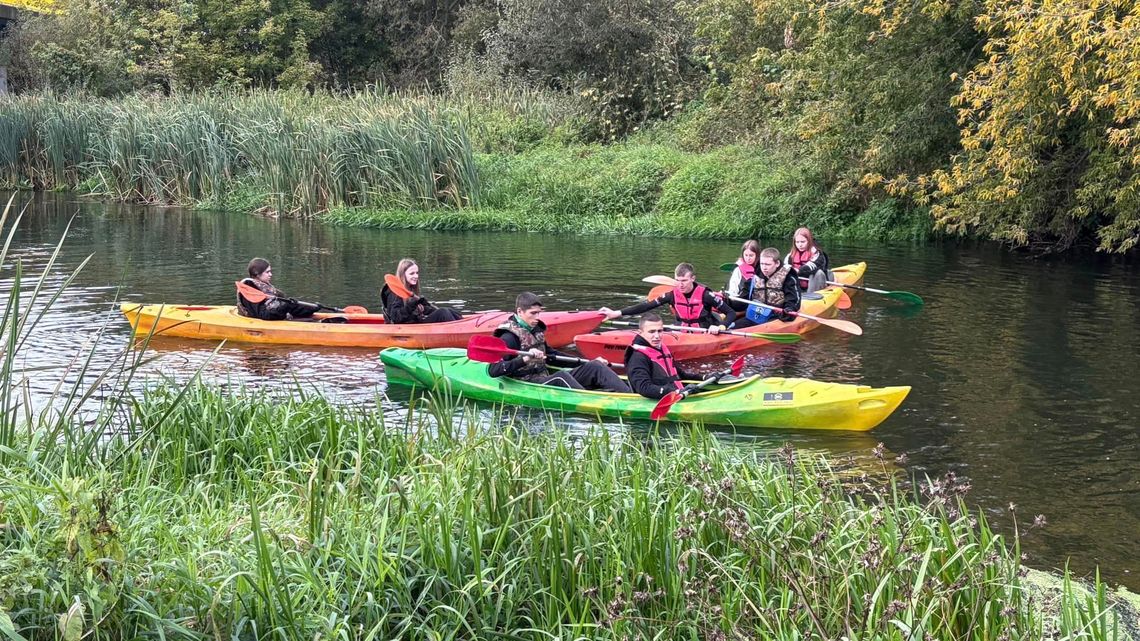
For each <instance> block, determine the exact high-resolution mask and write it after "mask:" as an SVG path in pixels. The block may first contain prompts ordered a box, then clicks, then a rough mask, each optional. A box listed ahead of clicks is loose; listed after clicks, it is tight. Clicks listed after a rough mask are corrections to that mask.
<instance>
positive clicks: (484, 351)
mask: <svg viewBox="0 0 1140 641" xmlns="http://www.w3.org/2000/svg"><path fill="white" fill-rule="evenodd" d="M508 354H516V355H521V356H525V355H526V354H528V352H526V351H524V350H521V349H511V348H510V347H507V344H506V343H504V342H503V339H501V338H499V337H497V336H472V337H471V340H469V341H467V358H469V359H471V360H473V361H478V362H480V363H498V362H499V361H500V360H502V358H503V356H506V355H508ZM551 358H558V359H562V360H564V361H570V362H571V363H589V362H590V361H589V360H588V359H585V358H575V357H573V356H552V357H551ZM606 365H609V366H610V367H615V366H620V364H618V363H610V362H608V361H607V362H606Z"/></svg>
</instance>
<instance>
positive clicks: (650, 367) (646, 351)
mask: <svg viewBox="0 0 1140 641" xmlns="http://www.w3.org/2000/svg"><path fill="white" fill-rule="evenodd" d="M664 327H665V324H664V323H663V322H662V321H661V317H660V316H658V315H657V314H654V313H653V312H647V313H645V314H642V316H641V320H640V321H639V322H638V324H637V335H636V336H634V337H633V342H632V343H630V345H629V347H627V348H626V349H625V373H626V377H627V378H628V379H629V386H630V387H632V388H633V391H635V392H637V393H638V394H641V395H642V396H644V397H645V398H651V399H654V400H659V399H661V398H664V397H665V395H666V394H668V393H669V392H672V391H674V390H679V389H681V388H682V387H684V386H685V384H684V383H682V382H681V381H682V380H694V379H699V378H700V377H699V376H697V375H695V374H691V373H689V372H686V371H685V370H683V369H681V368H679V367H677V365H676V364H675V363H674V362H673V355H672V354H670V353H669V348H668V347H666V346H665V343H664V342H663V341H662V340H661V333H662V332H663V331H664Z"/></svg>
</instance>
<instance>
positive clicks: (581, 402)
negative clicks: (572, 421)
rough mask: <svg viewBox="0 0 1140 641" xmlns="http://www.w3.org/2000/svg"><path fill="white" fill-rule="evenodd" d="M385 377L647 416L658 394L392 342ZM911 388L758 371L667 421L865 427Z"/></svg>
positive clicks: (551, 405)
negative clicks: (580, 385)
mask: <svg viewBox="0 0 1140 641" xmlns="http://www.w3.org/2000/svg"><path fill="white" fill-rule="evenodd" d="M380 359H381V360H382V361H383V363H384V365H385V372H386V373H387V377H388V381H389V383H395V384H404V385H415V386H418V387H422V388H425V389H431V390H435V389H439V390H446V391H447V393H450V394H452V395H455V396H458V397H460V398H464V399H472V400H480V401H487V402H492V403H502V404H505V405H521V406H525V407H533V408H536V409H541V410H546V411H552V412H565V413H573V414H583V415H587V416H597V417H603V416H604V417H615V418H624V419H633V420H650V418H649V415H650V413H651V412H652V411H653V407H654V406H655V405H656V404H657V401H655V400H651V399H646V398H643V397H641V396H639V395H637V394H613V393H609V392H599V391H585V390H571V389H566V388H562V387H553V386H548V385H538V384H536V383H528V382H525V381H520V380H516V379H512V378H507V377H502V378H491V376H490V375H489V374H488V373H487V365H486V364H485V363H479V362H475V361H471V360H469V359H468V358H467V357H466V353H465V352H464V351H463V350H458V349H435V350H428V351H413V350H407V349H401V348H390V349H386V350H384V351H382V352H381V353H380ZM909 392H910V387H905V386H903V387H883V388H872V387H868V386H865V385H846V384H838V383H821V382H818V381H812V380H808V379H803V378H760V377H759V376H752V377H749V378H746V379H743V380H740V381H738V382H734V383H728V384H724V385H716V386H711V387H710V388H709V390H708V391H706V392H702V393H699V394H694V395H693V396H690V397H688V398H686V399H684V400H682V401H680V402H678V403H676V404H675V405H673V407H672V408H671V409H670V411H669V414H668V415H667V416H666V420H668V421H673V422H681V423H700V424H704V425H725V426H731V427H737V428H777V429H810V430H853V431H866V430H869V429H871V428H873V427H875V426H876V425H878V424H880V423H882V422H883V420H885V419H886V418H887V417H888V416H890V415H891V413H892V412H894V411H895V409H897V408H898V406H899V405H900V404H901V403H902V402H903V399H904V398H906V395H907V394H908V393H909Z"/></svg>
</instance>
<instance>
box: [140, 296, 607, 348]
mask: <svg viewBox="0 0 1140 641" xmlns="http://www.w3.org/2000/svg"><path fill="white" fill-rule="evenodd" d="M120 309H121V310H122V312H123V314H124V315H125V316H126V317H127V320H128V321H130V323H131V327H132V328H133V329H134V335H135V337H137V338H143V337H146V336H147V335H148V334H150V333H151V331H152V329H153V331H154V334H155V335H156V336H178V337H182V338H201V339H206V340H231V341H242V342H247V343H271V344H279V345H326V346H333V347H377V348H380V347H406V348H408V349H429V348H433V347H466V346H467V341H468V340H469V339H470V338H471V337H472V336H483V335H490V334H492V333H493V332H494V331H495V328H497V327H498V326H499V325H501V324H502V323H504V322H506V320H507V319H508V318H510V317H511V313H510V312H483V313H480V314H472V315H471V316H464V317H463V318H461V319H459V320H457V321H451V322H448V323H419V324H406V325H390V324H388V323H385V322H384V317H383V315H381V314H317V315H316V316H315V318H318V319H320V318H328V317H334V316H335V317H340V318H344V319H346V320H347V321H348V322H342V323H315V322H301V321H264V320H260V319H257V318H247V317H245V316H239V315H238V313H237V311H236V310H235V308H234V307H233V306H232V305H221V306H211V305H140V304H138V303H123V304H122V305H121V306H120ZM604 318H605V317H604V316H603V315H602V314H599V313H598V312H594V311H585V312H543V314H542V321H543V322H544V323H546V340H547V342H548V343H549V344H550V345H552V346H554V347H560V346H563V345H569V344H570V342H571V341H573V340H574V336H576V335H578V334H582V333H585V332H590V331H593V330H594V329H596V328H597V327H598V325H599V324H600V323H601V322H602V320H603V319H604Z"/></svg>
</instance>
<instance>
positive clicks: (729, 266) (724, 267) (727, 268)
mask: <svg viewBox="0 0 1140 641" xmlns="http://www.w3.org/2000/svg"><path fill="white" fill-rule="evenodd" d="M734 269H736V263H721V264H720V271H722V272H731V271H732V270H734Z"/></svg>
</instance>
